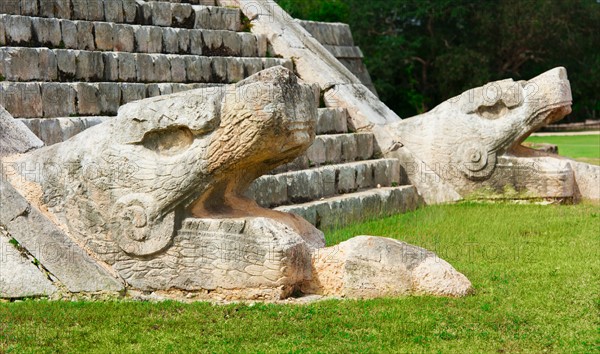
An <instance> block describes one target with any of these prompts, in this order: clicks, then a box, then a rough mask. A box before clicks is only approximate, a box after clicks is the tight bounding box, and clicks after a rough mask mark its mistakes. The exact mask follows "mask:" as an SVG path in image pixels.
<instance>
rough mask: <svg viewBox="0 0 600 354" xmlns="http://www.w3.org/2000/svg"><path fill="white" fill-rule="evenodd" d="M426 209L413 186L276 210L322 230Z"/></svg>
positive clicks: (378, 190)
mask: <svg viewBox="0 0 600 354" xmlns="http://www.w3.org/2000/svg"><path fill="white" fill-rule="evenodd" d="M422 205H424V203H423V200H422V199H421V197H420V196H419V194H418V193H417V189H416V188H415V187H414V186H400V187H387V188H386V187H382V188H374V189H369V190H366V191H361V192H356V193H350V194H344V195H339V196H334V197H331V198H327V199H324V200H318V201H313V202H308V203H304V204H296V205H286V206H280V207H277V208H275V210H279V211H283V212H287V213H292V214H296V215H299V216H301V217H303V218H304V219H306V220H308V221H309V222H310V223H311V224H313V225H315V226H316V227H317V228H319V229H321V230H325V229H334V228H339V227H344V226H348V225H349V224H351V223H357V222H364V221H368V220H372V219H377V218H382V217H386V216H391V215H395V214H401V213H405V212H408V211H412V210H415V209H417V208H418V207H420V206H422Z"/></svg>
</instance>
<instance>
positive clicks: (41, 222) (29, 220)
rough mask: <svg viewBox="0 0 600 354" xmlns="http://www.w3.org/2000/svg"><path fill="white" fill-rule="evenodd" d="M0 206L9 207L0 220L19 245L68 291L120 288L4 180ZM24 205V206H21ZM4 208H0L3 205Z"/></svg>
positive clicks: (0, 194) (0, 181)
mask: <svg viewBox="0 0 600 354" xmlns="http://www.w3.org/2000/svg"><path fill="white" fill-rule="evenodd" d="M0 205H3V206H7V205H8V206H10V207H9V209H11V210H12V211H13V214H14V212H16V214H15V215H14V217H13V218H11V219H6V218H5V216H6V215H0V217H2V219H1V220H0V223H2V224H3V225H5V226H6V227H7V229H8V232H9V233H10V235H11V236H12V237H14V238H15V239H16V240H17V241H18V242H19V244H20V245H21V246H23V247H24V248H25V249H27V250H28V251H29V252H30V253H31V254H32V255H33V256H34V257H35V258H36V259H37V260H38V261H39V262H40V263H41V264H42V265H43V266H44V267H45V268H46V269H48V270H49V271H50V272H51V273H52V274H53V275H54V276H55V277H57V278H58V280H60V282H61V283H63V284H64V285H65V286H66V287H67V289H68V290H69V291H71V292H97V291H121V290H122V289H123V285H122V284H121V283H120V282H118V281H117V280H116V279H115V278H114V277H112V276H111V275H109V274H108V272H107V271H106V270H104V269H103V268H102V267H101V266H100V265H99V264H98V263H97V262H96V261H95V260H94V259H92V257H91V256H89V255H88V254H87V252H86V251H85V250H83V249H82V248H81V247H79V246H78V245H77V244H75V242H73V240H71V239H70V238H69V237H68V236H67V235H65V234H64V233H63V232H62V231H61V230H60V229H59V228H58V227H57V226H56V225H55V224H54V223H52V222H51V221H50V220H48V219H47V218H46V217H45V216H44V215H43V214H42V213H41V212H39V211H38V210H37V208H35V207H34V206H32V205H30V204H29V203H28V202H27V201H25V200H24V198H23V197H22V196H21V195H20V194H19V193H18V192H17V191H16V190H14V188H13V187H12V186H10V185H9V184H8V183H7V182H5V181H3V180H0ZM23 207H25V209H23ZM3 209H4V208H3Z"/></svg>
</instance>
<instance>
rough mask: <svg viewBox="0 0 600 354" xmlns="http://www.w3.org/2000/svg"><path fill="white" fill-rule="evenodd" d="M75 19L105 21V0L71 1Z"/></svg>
mask: <svg viewBox="0 0 600 354" xmlns="http://www.w3.org/2000/svg"><path fill="white" fill-rule="evenodd" d="M71 3H72V6H73V18H74V19H78V20H87V21H104V4H103V0H71Z"/></svg>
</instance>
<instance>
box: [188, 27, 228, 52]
mask: <svg viewBox="0 0 600 354" xmlns="http://www.w3.org/2000/svg"><path fill="white" fill-rule="evenodd" d="M192 33H198V34H201V37H202V41H203V44H202V46H203V47H204V49H205V51H206V53H205V55H212V56H224V55H223V54H224V53H223V48H222V47H223V36H221V33H223V32H221V31H206V30H205V31H192Z"/></svg>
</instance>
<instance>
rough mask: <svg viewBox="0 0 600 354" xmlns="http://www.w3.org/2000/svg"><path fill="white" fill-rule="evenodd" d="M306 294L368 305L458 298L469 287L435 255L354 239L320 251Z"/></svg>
mask: <svg viewBox="0 0 600 354" xmlns="http://www.w3.org/2000/svg"><path fill="white" fill-rule="evenodd" d="M312 275H313V279H311V280H310V281H307V282H306V283H304V284H303V287H302V289H303V291H304V292H306V293H311V294H313V293H317V294H323V295H333V296H341V297H349V298H360V299H368V298H375V297H381V296H405V295H435V296H450V297H461V296H465V295H468V294H470V293H471V292H472V291H473V287H472V285H471V282H470V281H469V280H468V279H467V277H465V276H464V275H463V274H461V273H459V272H458V271H457V270H456V269H454V267H452V266H451V265H450V264H449V263H448V262H446V261H444V260H443V259H441V258H439V257H438V256H437V255H436V254H435V253H433V252H431V251H428V250H426V249H424V248H421V247H417V246H413V245H410V244H407V243H404V242H401V241H397V240H394V239H389V238H383V237H374V236H357V237H353V238H351V239H350V240H348V241H345V242H342V243H341V244H339V245H337V246H333V247H327V248H324V249H320V250H319V251H318V253H316V254H315V257H314V258H313V269H312Z"/></svg>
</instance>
